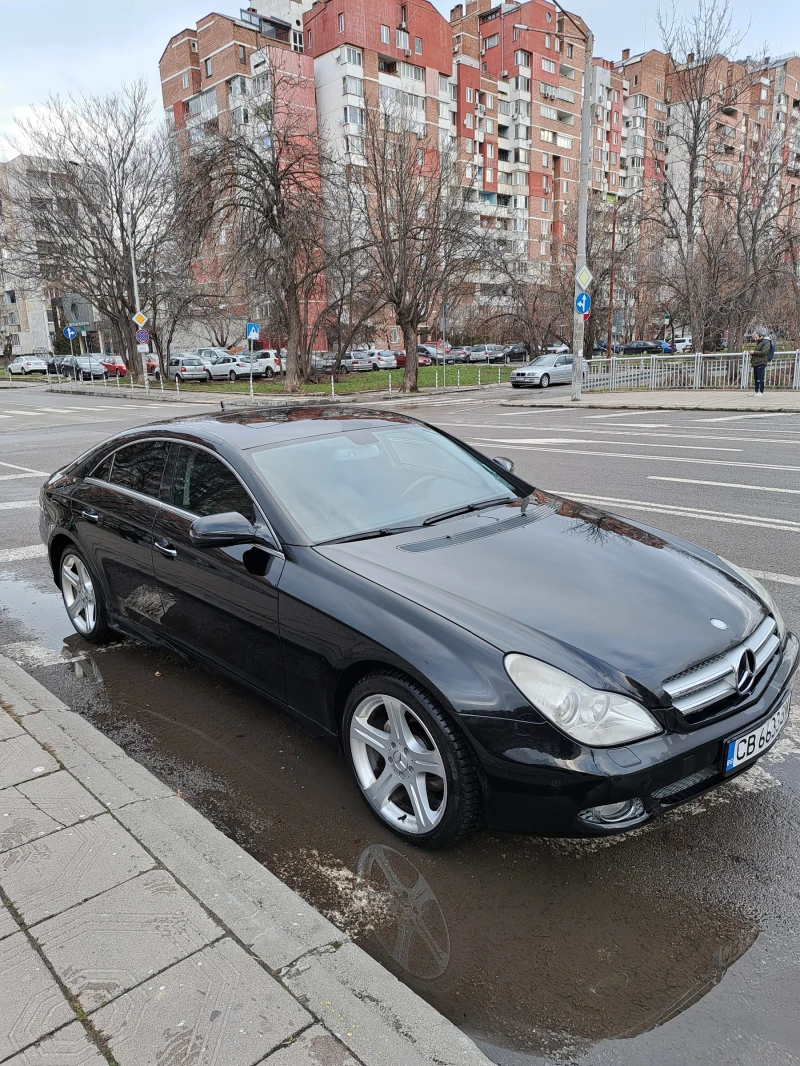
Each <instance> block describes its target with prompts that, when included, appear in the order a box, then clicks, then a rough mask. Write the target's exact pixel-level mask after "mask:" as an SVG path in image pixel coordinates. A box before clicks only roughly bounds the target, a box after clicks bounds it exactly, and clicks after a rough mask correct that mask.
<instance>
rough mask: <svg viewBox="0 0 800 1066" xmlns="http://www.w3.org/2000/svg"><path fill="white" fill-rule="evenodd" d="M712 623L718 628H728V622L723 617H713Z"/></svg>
mask: <svg viewBox="0 0 800 1066" xmlns="http://www.w3.org/2000/svg"><path fill="white" fill-rule="evenodd" d="M711 624H712V626H714V627H715V628H716V629H727V628H728V623H727V622H723V621H722V619H721V618H712V619H711Z"/></svg>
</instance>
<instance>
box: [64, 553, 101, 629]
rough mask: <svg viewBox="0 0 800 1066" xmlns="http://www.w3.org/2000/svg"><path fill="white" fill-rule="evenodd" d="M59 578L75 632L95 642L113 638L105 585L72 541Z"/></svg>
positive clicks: (65, 554) (65, 605)
mask: <svg viewBox="0 0 800 1066" xmlns="http://www.w3.org/2000/svg"><path fill="white" fill-rule="evenodd" d="M69 575H71V576H69ZM58 581H59V585H60V587H61V596H62V599H63V601H64V607H65V608H66V611H67V614H68V615H69V619H70V621H71V622H72V625H73V627H74V629H75V631H76V632H77V633H78V634H79V635H80V636H82V637H83V639H84V640H88V641H91V642H92V643H93V644H102V643H104V642H105V641H107V640H110V639H111V638H112V637H113V636H114V634H113V633H112V631H111V627H110V626H109V624H108V611H107V609H106V601H105V595H104V593H103V589H102V586H101V585H100V582H99V581H98V580H97V578H96V577H95V576H94V573H93V572H92V569H91V567H90V566H89V564H88V563H87V562H86V558H85V556H84V554H83V552H81V551H80V550H79V549H78V548H76V547H75V546H74V545H72V544H68V545H67V546H66V548H65V549H64V551H63V552H62V553H61V558H60V559H59V561H58Z"/></svg>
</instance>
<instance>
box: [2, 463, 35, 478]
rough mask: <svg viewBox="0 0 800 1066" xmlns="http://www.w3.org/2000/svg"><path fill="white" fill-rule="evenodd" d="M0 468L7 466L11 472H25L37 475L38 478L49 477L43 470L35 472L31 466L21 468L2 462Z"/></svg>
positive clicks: (15, 464)
mask: <svg viewBox="0 0 800 1066" xmlns="http://www.w3.org/2000/svg"><path fill="white" fill-rule="evenodd" d="M0 466H7V467H8V468H9V469H10V470H24V471H25V473H26V474H36V475H37V476H38V477H47V474H45V473H44V471H42V470H33V469H31V467H29V466H19V465H18V464H17V463H3V462H0Z"/></svg>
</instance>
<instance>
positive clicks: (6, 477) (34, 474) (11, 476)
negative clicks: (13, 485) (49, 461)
mask: <svg viewBox="0 0 800 1066" xmlns="http://www.w3.org/2000/svg"><path fill="white" fill-rule="evenodd" d="M21 477H47V474H41V473H39V471H38V470H32V471H31V473H30V474H0V481H16V480H17V478H21Z"/></svg>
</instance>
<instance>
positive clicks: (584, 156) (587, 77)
mask: <svg viewBox="0 0 800 1066" xmlns="http://www.w3.org/2000/svg"><path fill="white" fill-rule="evenodd" d="M585 46H586V53H585V58H584V64H583V106H582V108H581V159H580V182H579V184H578V250H577V254H576V256H575V273H576V274H578V273H579V271H580V270H581V268H582V267H585V266H586V229H587V223H588V216H589V177H590V174H591V167H592V107H593V101H592V80H593V79H592V71H593V67H592V53H593V52H594V34H593V33H592V31H591V30H589V29H587V30H586V36H585ZM582 292H583V288H582V287H581V285H580V283H579V282H578V281H577V279H576V281H575V298H576V299H577V297H578V296H580V294H581V293H582ZM572 354H573V358H572V394H571V396H570V399H572V400H580V398H581V385H582V383H583V315H582V314H581V312H580V311H578V309H577V307H576V308H574V311H573V326H572Z"/></svg>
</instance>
